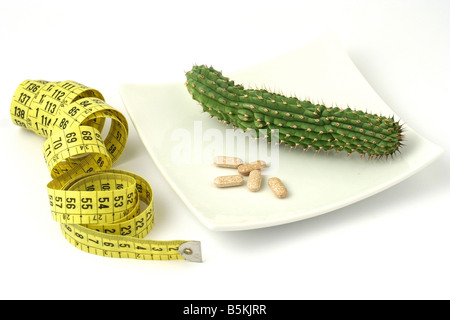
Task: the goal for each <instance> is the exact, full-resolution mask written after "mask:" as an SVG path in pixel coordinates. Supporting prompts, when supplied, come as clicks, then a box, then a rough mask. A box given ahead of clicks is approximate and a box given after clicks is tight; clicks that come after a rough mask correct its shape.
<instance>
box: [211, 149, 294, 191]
mask: <svg viewBox="0 0 450 320" xmlns="http://www.w3.org/2000/svg"><path fill="white" fill-rule="evenodd" d="M214 165H215V166H216V167H222V168H231V169H237V170H238V172H239V174H237V175H227V176H220V177H217V178H215V179H214V185H215V186H216V187H218V188H228V187H237V186H242V185H243V184H244V182H245V181H244V176H248V180H247V188H248V189H249V190H250V191H252V192H257V191H259V190H260V189H261V184H262V173H261V170H262V169H264V168H266V167H267V165H266V163H265V162H264V161H262V160H258V161H255V162H251V163H244V161H242V159H240V158H237V157H227V156H217V157H215V158H214ZM267 183H268V185H269V188H270V189H271V190H272V192H273V194H274V195H275V196H276V197H278V198H280V199H282V198H286V196H287V189H286V187H285V185H284V184H283V182H282V181H281V180H280V178H277V177H271V178H269V179H268V180H267Z"/></svg>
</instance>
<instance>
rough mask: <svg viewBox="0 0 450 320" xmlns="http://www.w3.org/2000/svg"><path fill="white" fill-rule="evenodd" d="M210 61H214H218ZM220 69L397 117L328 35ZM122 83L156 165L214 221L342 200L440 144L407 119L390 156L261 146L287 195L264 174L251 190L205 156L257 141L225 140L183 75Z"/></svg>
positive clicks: (232, 225) (246, 81)
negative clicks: (221, 184) (400, 143)
mask: <svg viewBox="0 0 450 320" xmlns="http://www.w3.org/2000/svg"><path fill="white" fill-rule="evenodd" d="M197 63H201V62H197ZM214 67H216V68H218V69H219V70H220V66H214ZM187 68H189V67H187ZM224 75H225V76H229V77H230V79H233V80H235V81H236V83H241V84H243V85H244V86H245V87H248V86H252V87H266V88H270V89H272V90H275V91H277V92H283V93H285V94H288V95H296V96H298V97H299V98H309V99H311V100H312V101H317V102H321V103H322V102H323V103H325V104H326V105H329V106H334V105H338V106H343V107H346V106H347V105H348V106H350V107H351V108H353V109H361V110H367V111H368V112H371V113H378V114H380V113H381V114H382V115H386V116H387V115H394V116H395V118H396V119H401V117H399V116H398V115H397V114H395V112H394V111H393V110H391V109H390V108H389V107H388V106H387V105H386V104H385V103H384V102H383V101H382V100H381V98H380V97H379V96H378V95H377V94H376V92H375V91H374V90H373V89H372V87H371V86H370V85H369V84H368V83H367V81H366V80H365V79H364V77H363V76H362V75H361V74H360V72H359V71H358V69H357V68H356V67H355V65H354V64H353V63H352V61H351V60H350V59H349V57H348V56H347V54H346V53H345V51H344V50H343V49H342V47H341V46H340V45H339V43H338V41H336V39H335V38H334V37H332V36H325V37H321V38H319V39H317V40H315V41H313V42H311V43H310V44H308V45H305V46H302V47H301V48H299V49H297V50H294V51H292V52H289V53H287V54H285V55H283V56H280V57H277V58H274V59H272V60H270V61H267V62H264V63H261V64H258V65H255V66H252V67H249V68H246V69H244V70H240V71H237V72H232V73H229V74H228V73H227V72H226V70H225V71H224ZM120 90H121V96H122V99H123V102H124V104H125V107H126V109H127V111H128V113H129V116H130V118H131V120H132V122H133V124H134V126H135V127H136V130H137V132H138V134H139V136H140V138H141V139H142V141H143V143H144V145H145V147H146V149H147V150H148V152H149V153H150V155H151V157H152V158H153V160H154V161H155V163H156V165H157V166H158V168H159V170H160V171H161V172H162V174H163V175H164V177H165V178H166V179H167V181H168V182H169V184H170V185H171V186H172V188H173V189H174V190H175V192H176V193H177V194H178V195H179V196H180V198H181V199H182V200H183V202H184V203H185V204H186V205H187V207H188V208H189V209H190V211H191V212H192V213H193V214H194V215H195V216H196V217H197V218H198V219H199V220H200V221H201V222H202V223H203V224H204V225H205V226H206V227H208V228H210V229H212V230H246V229H254V228H262V227H269V226H274V225H279V224H284V223H289V222H293V221H298V220H302V219H306V218H310V217H314V216H317V215H320V214H323V213H326V212H330V211H333V210H336V209H339V208H342V207H344V206H347V205H349V204H352V203H354V202H356V201H359V200H362V199H364V198H367V197H369V196H371V195H373V194H375V193H377V192H380V191H383V190H385V189H387V188H389V187H391V186H393V185H395V184H396V183H398V182H400V181H402V180H404V179H406V178H408V177H410V176H411V175H413V174H415V173H417V172H418V171H419V170H421V169H423V168H424V167H425V166H427V165H428V164H430V163H431V162H432V161H434V160H435V159H436V158H437V157H438V156H439V155H440V154H441V153H442V149H441V148H440V147H439V146H436V145H435V144H433V143H431V142H429V141H428V140H426V139H425V138H423V137H421V136H420V135H419V134H418V133H416V132H415V131H414V130H413V129H411V128H410V127H408V125H407V124H405V125H404V128H405V138H406V139H405V146H404V147H403V148H402V149H401V153H398V154H396V155H395V156H394V158H389V159H384V158H383V159H379V160H374V159H372V160H369V159H367V158H365V159H361V158H360V157H359V155H358V154H352V155H350V156H347V154H344V152H341V153H335V152H330V153H328V154H326V153H323V152H320V153H315V152H314V151H307V152H302V151H299V150H290V149H289V148H284V147H283V146H281V147H280V148H279V153H278V158H276V157H275V154H276V153H274V150H272V153H269V154H268V155H266V154H265V153H264V152H260V154H259V155H258V156H259V158H261V159H263V160H267V161H268V162H272V166H271V167H270V168H269V169H268V171H267V173H269V174H270V175H271V176H278V177H279V178H281V179H282V180H283V181H284V183H285V185H286V187H287V189H288V191H289V195H288V197H287V198H285V199H278V198H276V197H275V196H274V195H273V194H272V193H271V190H270V189H269V187H268V186H267V176H266V177H265V180H263V186H262V188H261V190H260V191H259V192H255V193H253V192H250V191H248V190H247V188H246V187H245V185H244V186H241V187H235V188H226V189H225V188H215V187H214V186H213V182H212V181H213V179H214V177H217V176H220V175H228V174H236V171H234V170H233V169H224V168H217V167H214V166H213V165H212V159H213V157H214V156H215V155H230V156H235V155H236V156H239V157H241V158H243V159H244V160H245V161H253V160H256V159H255V158H249V157H251V156H252V155H253V153H249V150H250V149H251V148H252V147H254V146H255V145H254V144H256V143H257V142H255V141H248V144H246V145H245V148H244V149H243V148H241V147H239V145H237V144H238V142H236V143H235V146H234V147H233V148H230V145H228V147H227V134H230V131H232V130H231V129H230V128H228V127H226V126H225V125H224V124H222V123H218V122H217V121H216V120H215V118H214V119H210V118H209V115H208V114H206V113H201V112H200V111H201V107H200V106H199V105H198V103H197V102H195V101H194V100H192V98H191V96H190V95H189V93H188V92H187V90H186V88H185V86H184V83H183V82H179V83H169V84H123V85H121V87H120ZM228 137H229V136H228ZM233 139H234V138H233ZM220 140H222V143H221V141H220ZM252 144H253V145H252ZM218 146H219V147H218ZM252 150H253V149H252ZM180 156H181V157H182V158H180ZM274 160H276V163H275V162H274ZM274 164H276V165H274Z"/></svg>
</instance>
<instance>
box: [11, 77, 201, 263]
mask: <svg viewBox="0 0 450 320" xmlns="http://www.w3.org/2000/svg"><path fill="white" fill-rule="evenodd" d="M10 113H11V119H12V121H13V123H14V124H16V125H18V126H20V127H23V128H25V129H28V130H31V131H33V132H35V133H36V134H38V135H41V136H43V137H46V138H47V140H46V141H45V142H44V147H43V149H42V151H43V154H44V158H45V162H46V164H47V168H48V170H49V172H50V174H51V177H52V179H53V180H52V181H51V182H50V183H48V185H47V191H48V198H49V202H50V208H51V211H52V215H53V219H54V220H55V221H57V222H60V223H61V230H62V232H63V234H64V236H65V237H66V239H67V240H68V241H69V242H70V243H71V244H73V245H74V246H75V247H77V248H79V249H81V250H83V251H86V252H89V253H93V254H97V255H101V256H105V257H114V258H134V259H143V260H176V259H186V260H189V261H195V262H201V260H202V257H201V247H200V242H198V241H185V240H173V241H155V240H148V239H143V238H144V237H145V236H146V235H147V234H148V232H149V231H150V230H151V228H152V226H153V222H154V212H153V192H152V188H151V186H150V184H149V183H148V182H147V181H146V180H145V179H143V178H142V177H140V176H138V175H136V174H134V173H131V172H127V171H123V170H114V169H111V168H112V165H113V163H114V162H115V161H116V160H117V159H118V158H119V157H120V155H121V154H122V152H123V150H124V149H125V145H126V142H127V138H128V124H127V121H126V118H125V117H124V116H123V115H122V114H121V113H120V112H119V111H117V110H115V109H113V108H112V107H111V106H109V105H108V104H107V103H106V102H105V99H104V97H103V95H102V94H101V93H100V92H99V91H97V90H95V89H92V88H89V87H86V86H84V85H82V84H79V83H77V82H74V81H62V82H48V81H42V80H35V81H32V80H25V81H23V82H22V83H21V84H20V85H19V87H18V88H17V90H16V92H15V93H14V97H13V100H12V103H11V108H10ZM108 119H109V123H108V121H107V120H108ZM107 125H109V131H108V133H107V135H106V137H105V138H103V137H102V134H101V132H102V130H103V129H105V131H107V130H108V128H107ZM141 202H143V204H142V205H141ZM141 207H145V208H144V209H142V210H141Z"/></svg>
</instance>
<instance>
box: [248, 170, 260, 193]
mask: <svg viewBox="0 0 450 320" xmlns="http://www.w3.org/2000/svg"><path fill="white" fill-rule="evenodd" d="M261 181H262V175H261V170H259V169H258V170H253V171H252V172H250V174H249V176H248V180H247V188H248V190H250V191H252V192H256V191H259V189H261Z"/></svg>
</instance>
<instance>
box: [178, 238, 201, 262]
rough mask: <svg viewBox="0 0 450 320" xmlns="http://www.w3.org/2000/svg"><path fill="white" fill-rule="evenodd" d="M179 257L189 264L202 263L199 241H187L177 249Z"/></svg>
mask: <svg viewBox="0 0 450 320" xmlns="http://www.w3.org/2000/svg"><path fill="white" fill-rule="evenodd" d="M178 252H180V254H181V256H182V257H183V258H184V259H186V260H188V261H191V262H202V248H201V245H200V241H188V242H185V243H183V244H181V245H180V247H179V248H178Z"/></svg>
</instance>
